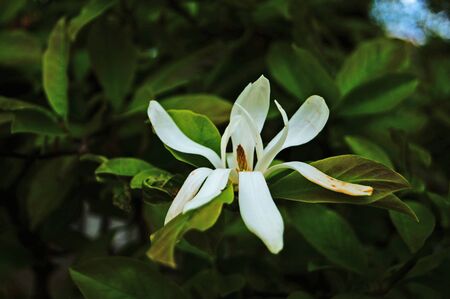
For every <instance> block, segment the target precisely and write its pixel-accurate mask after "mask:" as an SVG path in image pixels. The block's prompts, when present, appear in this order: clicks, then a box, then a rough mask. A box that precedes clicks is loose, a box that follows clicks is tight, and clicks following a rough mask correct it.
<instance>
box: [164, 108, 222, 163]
mask: <svg viewBox="0 0 450 299" xmlns="http://www.w3.org/2000/svg"><path fill="white" fill-rule="evenodd" d="M168 112H169V114H170V116H171V117H172V119H173V120H174V121H175V123H176V124H177V126H178V127H179V128H180V130H181V131H182V132H183V133H184V134H186V136H188V137H189V138H190V139H192V140H193V141H195V142H197V143H199V144H201V145H204V146H206V147H209V148H210V149H212V150H214V151H215V152H216V153H218V154H219V153H220V139H221V137H220V133H219V130H217V128H216V126H214V124H213V123H212V122H211V120H209V119H208V118H207V117H206V116H204V115H200V114H197V113H194V112H192V111H189V110H169V111H168ZM168 149H169V150H170V152H171V153H172V154H173V155H174V157H175V158H177V159H178V160H180V161H183V162H186V163H189V164H192V165H194V166H210V162H209V161H207V160H206V159H205V158H203V157H201V156H198V155H191V154H185V153H181V152H178V151H175V150H173V149H171V148H169V147H168Z"/></svg>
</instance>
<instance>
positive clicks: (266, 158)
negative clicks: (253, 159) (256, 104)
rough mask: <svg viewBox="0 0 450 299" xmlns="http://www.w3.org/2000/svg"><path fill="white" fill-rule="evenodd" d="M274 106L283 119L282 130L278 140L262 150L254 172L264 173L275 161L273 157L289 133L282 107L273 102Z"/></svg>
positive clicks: (280, 148) (286, 118)
mask: <svg viewBox="0 0 450 299" xmlns="http://www.w3.org/2000/svg"><path fill="white" fill-rule="evenodd" d="M275 104H276V105H277V108H278V110H279V111H280V113H281V116H282V118H283V122H284V128H283V129H282V130H281V132H280V134H281V135H280V137H279V138H278V140H277V141H276V142H275V143H273V145H272V146H271V147H267V148H266V149H265V150H264V153H263V155H262V157H261V158H260V159H258V163H257V164H256V167H255V170H256V171H262V172H264V171H265V170H266V169H267V168H268V167H269V166H270V163H272V161H273V159H275V156H276V155H277V154H278V153H279V152H280V151H281V150H282V148H283V145H284V143H285V141H286V138H287V136H288V133H289V121H288V117H287V115H286V111H284V109H283V107H281V105H280V104H278V102H277V101H275Z"/></svg>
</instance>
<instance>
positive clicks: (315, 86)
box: [267, 43, 339, 103]
mask: <svg viewBox="0 0 450 299" xmlns="http://www.w3.org/2000/svg"><path fill="white" fill-rule="evenodd" d="M267 63H268V66H269V70H270V73H271V74H272V76H273V77H274V78H275V80H276V81H277V82H278V83H279V84H280V85H281V86H283V87H284V88H285V89H286V90H287V91H289V92H290V93H291V94H292V95H294V96H296V97H297V98H298V100H299V101H304V100H306V98H308V97H309V96H311V95H315V94H317V95H320V96H322V97H324V98H325V100H326V101H327V102H329V103H336V101H337V100H338V98H339V92H338V89H337V87H336V85H335V84H334V81H333V79H332V78H331V77H330V75H329V74H328V73H327V72H326V70H325V69H323V67H322V66H321V65H320V63H319V61H317V59H316V58H315V57H314V56H313V55H311V53H309V52H308V51H307V50H305V49H302V48H298V47H295V46H293V47H292V46H290V45H288V44H284V43H275V44H273V45H272V46H271V48H270V50H269V54H268V57H267Z"/></svg>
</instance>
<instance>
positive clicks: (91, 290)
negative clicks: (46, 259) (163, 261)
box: [70, 257, 187, 299]
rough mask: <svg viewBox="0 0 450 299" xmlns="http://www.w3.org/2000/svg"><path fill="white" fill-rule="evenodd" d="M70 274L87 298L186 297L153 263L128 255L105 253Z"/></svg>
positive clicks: (174, 298)
mask: <svg viewBox="0 0 450 299" xmlns="http://www.w3.org/2000/svg"><path fill="white" fill-rule="evenodd" d="M70 275H71V277H72V279H73V281H74V282H75V284H76V285H77V286H78V288H79V289H80V291H81V293H82V294H83V296H84V298H86V299H99V298H102V299H148V298H158V299H178V298H187V296H186V295H185V294H184V293H183V291H182V290H181V288H180V287H179V286H178V285H176V284H175V283H174V282H172V281H171V280H169V279H168V278H166V277H164V276H163V275H162V274H160V273H158V271H156V270H155V268H154V267H152V266H151V265H149V264H148V263H144V262H142V261H139V260H136V259H132V258H127V257H103V258H96V259H92V260H89V261H87V262H85V263H82V264H80V265H77V266H75V267H72V268H71V269H70Z"/></svg>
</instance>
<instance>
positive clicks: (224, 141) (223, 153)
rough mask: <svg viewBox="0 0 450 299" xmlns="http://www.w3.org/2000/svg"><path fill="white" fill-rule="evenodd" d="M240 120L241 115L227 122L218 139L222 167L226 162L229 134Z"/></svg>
mask: <svg viewBox="0 0 450 299" xmlns="http://www.w3.org/2000/svg"><path fill="white" fill-rule="evenodd" d="M240 122H241V117H240V116H238V117H236V118H235V119H234V120H233V121H232V122H230V123H229V124H228V126H227V127H226V128H225V131H224V132H223V135H222V139H221V140H220V157H221V159H222V167H223V168H226V162H227V153H226V151H227V145H228V142H229V141H230V137H231V135H232V134H233V133H234V131H235V130H236V128H237V127H238V125H239V124H240Z"/></svg>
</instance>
